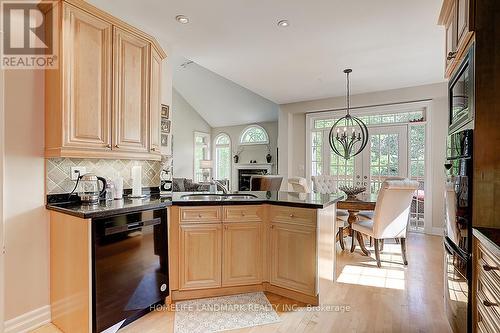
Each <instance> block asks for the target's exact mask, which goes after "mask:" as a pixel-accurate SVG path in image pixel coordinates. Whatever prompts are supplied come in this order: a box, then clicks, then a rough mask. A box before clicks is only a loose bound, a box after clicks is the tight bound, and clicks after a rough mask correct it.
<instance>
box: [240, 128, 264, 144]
mask: <svg viewBox="0 0 500 333" xmlns="http://www.w3.org/2000/svg"><path fill="white" fill-rule="evenodd" d="M240 144H242V145H267V144H269V136H268V135H267V132H266V130H265V129H263V128H262V127H260V126H259V125H250V126H248V127H247V128H245V129H244V130H243V132H241V135H240Z"/></svg>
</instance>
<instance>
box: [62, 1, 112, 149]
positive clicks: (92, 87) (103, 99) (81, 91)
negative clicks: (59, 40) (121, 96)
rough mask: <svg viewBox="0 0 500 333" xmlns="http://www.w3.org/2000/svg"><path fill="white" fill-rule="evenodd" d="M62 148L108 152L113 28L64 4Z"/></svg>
mask: <svg viewBox="0 0 500 333" xmlns="http://www.w3.org/2000/svg"><path fill="white" fill-rule="evenodd" d="M63 15H64V27H63V29H62V32H63V33H62V37H63V40H64V48H63V52H64V53H63V59H65V61H63V62H62V66H64V67H63V70H62V73H63V80H62V82H63V98H62V100H63V101H64V102H63V105H62V110H63V112H62V116H63V117H62V118H63V144H62V146H63V148H76V149H78V148H84V149H97V150H110V149H111V127H110V125H111V55H112V53H111V46H112V44H111V40H112V39H111V33H112V25H111V24H110V23H107V22H105V21H104V20H101V19H99V18H98V17H96V16H93V15H90V14H88V13H86V12H85V11H83V10H80V9H79V8H76V7H73V6H71V5H68V4H63Z"/></svg>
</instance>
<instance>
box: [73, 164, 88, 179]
mask: <svg viewBox="0 0 500 333" xmlns="http://www.w3.org/2000/svg"><path fill="white" fill-rule="evenodd" d="M86 173H87V168H86V167H84V166H76V167H71V168H70V178H71V180H77V179H78V174H80V176H81V175H84V174H86Z"/></svg>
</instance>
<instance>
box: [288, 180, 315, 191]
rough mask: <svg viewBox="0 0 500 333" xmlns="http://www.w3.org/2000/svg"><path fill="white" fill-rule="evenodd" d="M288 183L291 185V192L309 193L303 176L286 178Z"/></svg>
mask: <svg viewBox="0 0 500 333" xmlns="http://www.w3.org/2000/svg"><path fill="white" fill-rule="evenodd" d="M288 184H290V185H291V186H292V190H293V192H297V193H311V189H310V188H309V185H308V184H307V179H305V178H303V177H292V178H288Z"/></svg>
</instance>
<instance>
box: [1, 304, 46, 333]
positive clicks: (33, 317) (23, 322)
mask: <svg viewBox="0 0 500 333" xmlns="http://www.w3.org/2000/svg"><path fill="white" fill-rule="evenodd" d="M48 323H50V305H45V306H42V307H40V308H38V309H35V310H33V311H30V312H26V313H24V314H22V315H20V316H18V317H16V318H12V319H10V320H7V321H6V322H5V323H4V333H25V332H29V331H31V330H34V329H36V328H38V327H40V326H43V325H45V324H48Z"/></svg>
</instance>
